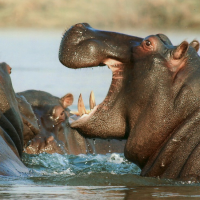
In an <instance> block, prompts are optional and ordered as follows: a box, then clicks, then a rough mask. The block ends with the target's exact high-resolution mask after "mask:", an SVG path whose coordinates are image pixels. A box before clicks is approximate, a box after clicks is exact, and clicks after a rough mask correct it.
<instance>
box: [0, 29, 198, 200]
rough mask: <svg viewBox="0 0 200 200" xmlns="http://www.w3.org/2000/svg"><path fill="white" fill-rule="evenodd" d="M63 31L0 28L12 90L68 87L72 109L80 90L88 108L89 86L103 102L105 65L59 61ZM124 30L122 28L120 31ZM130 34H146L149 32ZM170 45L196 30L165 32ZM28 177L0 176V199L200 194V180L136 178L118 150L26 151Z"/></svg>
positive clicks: (60, 91)
mask: <svg viewBox="0 0 200 200" xmlns="http://www.w3.org/2000/svg"><path fill="white" fill-rule="evenodd" d="M61 32H62V31H54V32H48V31H46V32H44V31H24V30H20V31H16V30H15V31H5V30H1V31H0V44H1V48H0V60H1V61H5V62H7V63H8V64H10V65H11V67H12V68H13V70H12V74H11V78H12V81H13V87H14V89H15V91H16V92H20V91H24V90H27V89H37V90H44V91H47V92H50V93H52V94H53V95H56V96H60V97H61V96H63V95H64V94H65V93H68V92H71V93H73V94H74V96H75V103H74V105H73V106H72V107H71V109H76V104H77V103H76V102H77V99H78V96H79V94H80V93H82V95H83V99H84V101H85V105H86V106H87V107H88V99H89V94H90V91H91V90H93V91H94V93H95V96H96V101H97V103H100V102H101V101H103V99H104V97H105V96H106V93H107V91H108V88H109V85H110V82H111V71H110V70H109V69H108V68H106V67H103V68H102V67H99V68H93V69H92V68H90V69H84V70H72V69H68V68H66V67H64V66H62V65H61V64H60V63H59V61H58V49H59V43H60V39H61ZM122 32H123V31H122ZM129 34H135V35H137V36H142V37H144V36H146V35H149V34H155V33H154V32H150V33H144V32H143V33H139V32H137V33H135V32H134V31H129ZM167 35H168V36H169V38H170V39H171V40H172V42H173V43H174V44H179V43H180V42H181V41H182V40H184V39H187V40H188V41H189V42H190V41H191V40H193V39H194V38H196V39H199V38H198V36H199V35H198V34H195V33H194V34H191V33H181V34H180V33H167ZM23 161H24V162H25V164H26V165H27V166H28V167H29V169H30V170H31V171H30V176H29V177H2V176H1V177H0V186H1V187H0V198H1V199H18V198H20V199H93V200H94V199H159V198H160V199H167V198H170V199H191V198H197V199H198V198H200V184H198V183H197V184H195V183H191V182H175V181H171V180H160V179H157V178H144V177H140V176H139V173H140V170H139V169H138V168H137V166H135V165H134V164H133V163H130V162H128V161H127V160H126V159H125V158H124V156H123V155H122V154H107V155H79V156H69V155H58V154H53V155H48V154H41V155H39V156H29V155H24V158H23Z"/></svg>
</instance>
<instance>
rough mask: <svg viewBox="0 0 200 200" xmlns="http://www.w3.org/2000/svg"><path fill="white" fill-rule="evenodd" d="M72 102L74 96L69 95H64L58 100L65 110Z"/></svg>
mask: <svg viewBox="0 0 200 200" xmlns="http://www.w3.org/2000/svg"><path fill="white" fill-rule="evenodd" d="M73 101H74V96H73V94H71V93H68V94H66V95H65V96H63V97H62V98H61V99H60V103H61V104H62V106H63V107H64V108H67V107H68V106H70V105H72V103H73Z"/></svg>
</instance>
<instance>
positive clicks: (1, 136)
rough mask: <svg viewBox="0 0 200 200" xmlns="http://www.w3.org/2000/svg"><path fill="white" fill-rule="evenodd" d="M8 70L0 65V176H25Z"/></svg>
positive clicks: (19, 121)
mask: <svg viewBox="0 0 200 200" xmlns="http://www.w3.org/2000/svg"><path fill="white" fill-rule="evenodd" d="M10 69H11V68H10V67H9V65H7V64H6V63H0V94H1V95H0V96H1V101H0V114H1V117H0V175H5V176H8V175H11V176H26V175H27V173H29V170H28V169H27V168H26V167H25V166H24V165H23V163H22V162H21V160H20V157H21V155H22V150H23V122H22V118H21V115H20V112H19V109H18V103H17V100H16V98H15V92H14V90H13V87H12V82H11V79H10V75H9V74H10V73H11V71H10Z"/></svg>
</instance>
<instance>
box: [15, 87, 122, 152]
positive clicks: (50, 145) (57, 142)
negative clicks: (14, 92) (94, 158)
mask: <svg viewBox="0 0 200 200" xmlns="http://www.w3.org/2000/svg"><path fill="white" fill-rule="evenodd" d="M18 95H19V96H21V97H25V98H26V99H27V101H29V103H30V104H31V106H32V108H33V111H34V113H35V116H36V118H37V122H38V124H39V127H40V133H39V134H38V135H36V136H35V137H34V138H33V139H32V140H30V141H29V142H28V143H26V145H25V148H24V152H26V153H28V154H39V153H43V152H46V153H50V154H52V153H59V154H64V153H67V154H73V155H78V154H88V153H89V154H93V153H99V154H106V153H112V152H116V153H123V151H124V146H125V140H115V139H114V140H105V139H89V138H84V137H83V136H81V135H80V134H79V133H78V132H77V131H76V130H74V129H71V127H70V125H69V118H71V114H70V110H69V109H68V106H70V105H71V104H72V103H73V95H72V94H70V93H69V94H66V95H65V96H64V97H62V98H58V97H55V96H53V95H51V94H49V93H47V92H44V91H37V90H27V91H25V92H20V93H18ZM75 118H77V117H76V116H75ZM73 119H74V116H73Z"/></svg>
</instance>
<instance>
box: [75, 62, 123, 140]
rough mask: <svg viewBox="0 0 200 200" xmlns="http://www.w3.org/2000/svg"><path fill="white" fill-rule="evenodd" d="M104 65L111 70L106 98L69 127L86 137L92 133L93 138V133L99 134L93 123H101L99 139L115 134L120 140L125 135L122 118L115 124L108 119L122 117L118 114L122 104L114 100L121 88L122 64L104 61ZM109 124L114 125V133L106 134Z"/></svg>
mask: <svg viewBox="0 0 200 200" xmlns="http://www.w3.org/2000/svg"><path fill="white" fill-rule="evenodd" d="M104 64H106V65H107V66H108V67H109V68H110V69H111V70H112V82H111V85H110V88H109V91H108V93H107V96H106V98H105V99H104V101H103V102H102V103H101V104H99V105H97V106H95V107H94V108H93V109H92V110H91V112H89V113H84V114H83V115H82V116H81V117H80V118H79V119H78V120H76V121H74V122H72V123H71V127H72V128H75V129H77V130H79V132H82V133H84V134H86V135H88V136H90V133H92V136H93V137H94V132H96V136H97V137H99V133H97V132H98V130H97V129H98V128H97V126H96V125H95V126H94V122H97V121H101V122H102V123H101V125H100V128H99V130H100V131H101V137H112V133H114V132H115V133H116V132H117V133H118V136H119V137H120V138H121V137H124V134H125V121H124V119H123V117H121V118H120V117H119V119H120V120H119V121H118V123H116V124H115V122H111V121H110V118H111V116H112V117H113V116H114V115H118V116H120V115H121V116H122V113H120V112H121V110H120V107H121V104H122V102H121V103H118V102H117V103H116V99H117V96H118V94H119V92H120V91H121V88H122V83H123V78H124V64H123V63H120V62H119V61H115V60H112V59H108V60H106V61H105V62H104ZM117 111H118V112H117ZM109 116H110V117H109ZM109 121H110V122H109ZM110 123H111V124H115V126H114V127H115V128H114V132H113V131H111V133H110V134H108V130H109V129H110V128H111V124H110ZM96 124H99V123H96ZM112 129H113V126H112ZM102 134H103V135H102Z"/></svg>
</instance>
